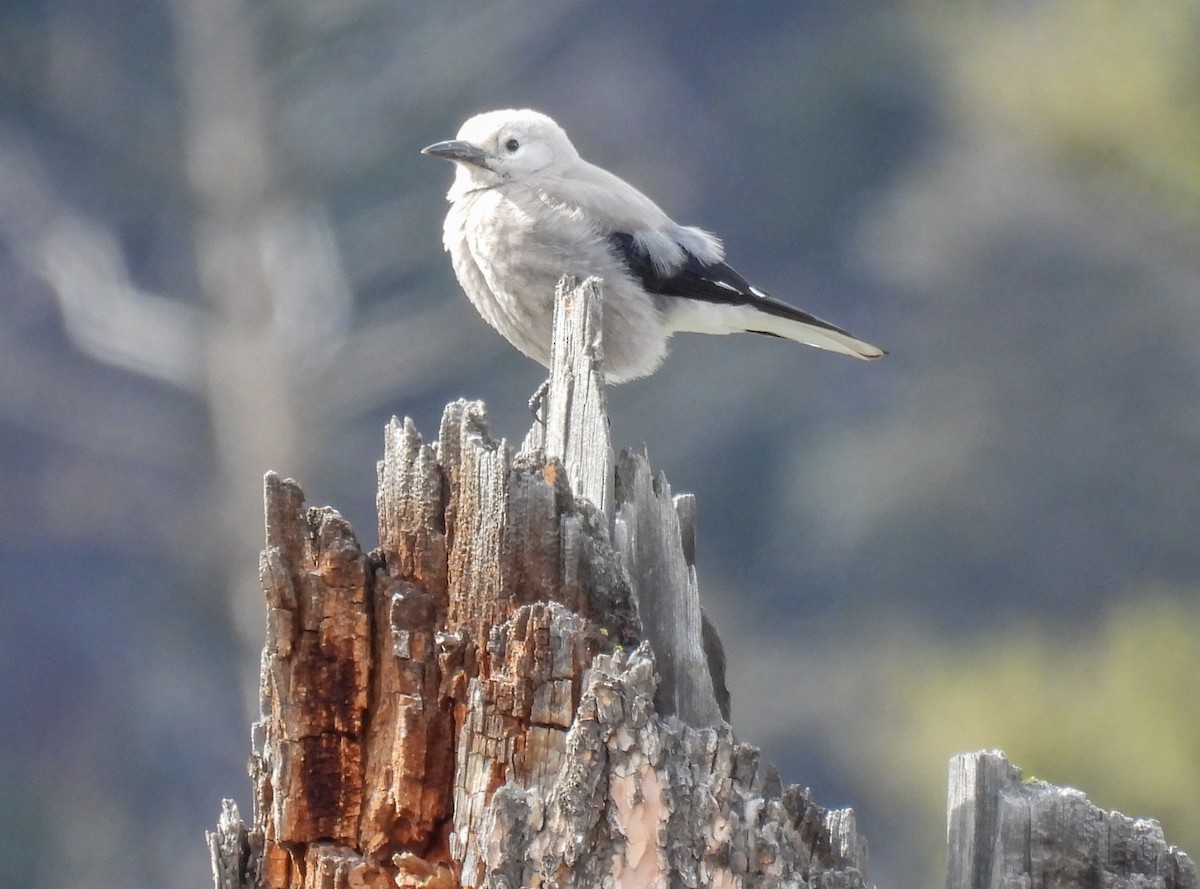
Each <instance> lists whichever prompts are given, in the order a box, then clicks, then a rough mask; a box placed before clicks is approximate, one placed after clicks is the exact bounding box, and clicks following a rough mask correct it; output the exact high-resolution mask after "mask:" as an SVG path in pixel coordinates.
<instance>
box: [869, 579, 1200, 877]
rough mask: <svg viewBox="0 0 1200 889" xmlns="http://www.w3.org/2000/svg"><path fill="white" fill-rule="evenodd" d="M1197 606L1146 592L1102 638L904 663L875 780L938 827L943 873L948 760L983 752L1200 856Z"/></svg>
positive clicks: (1003, 635)
mask: <svg viewBox="0 0 1200 889" xmlns="http://www.w3.org/2000/svg"><path fill="white" fill-rule="evenodd" d="M1188 593H1189V594H1187V595H1184V594H1183V593H1181V592H1180V591H1170V590H1165V589H1151V590H1145V591H1142V592H1141V593H1139V594H1138V595H1137V596H1135V597H1132V598H1130V599H1128V600H1127V601H1125V602H1124V603H1123V604H1122V605H1120V606H1119V607H1116V608H1114V609H1112V610H1110V612H1109V613H1108V614H1107V616H1106V618H1105V620H1104V621H1103V622H1102V623H1101V625H1100V626H1099V627H1092V628H1086V627H1047V626H1024V627H1014V628H1008V629H1005V630H1001V631H997V632H996V633H994V634H992V635H989V636H987V637H985V638H982V639H978V638H977V639H974V640H971V641H970V642H967V643H964V644H960V645H958V646H956V647H954V648H952V649H941V650H939V649H934V648H932V647H923V646H922V647H919V648H917V649H914V650H909V651H907V652H906V653H905V655H903V656H902V658H903V661H904V662H903V663H897V662H896V661H895V660H894V661H893V662H892V664H891V665H890V666H891V669H890V671H889V675H890V676H892V677H894V679H893V686H892V688H891V690H890V693H889V694H888V695H887V697H888V699H889V700H891V701H894V702H900V703H899V704H898V705H896V710H895V711H894V712H890V713H885V714H883V715H882V717H881V718H882V719H883V720H884V721H885V724H886V726H887V729H888V731H887V733H886V735H884V733H882V732H876V733H873V734H874V735H876V737H878V738H879V740H878V741H877V742H875V743H873V744H872V755H871V758H872V760H873V762H874V774H873V775H872V778H873V779H875V780H877V781H879V782H880V783H881V784H884V785H890V788H889V790H890V793H891V794H892V795H893V796H894V798H895V799H897V800H898V801H900V800H902V801H903V802H901V803H900V805H903V806H904V808H905V809H907V810H909V811H917V812H920V813H923V814H925V815H926V817H925V818H918V819H916V820H917V821H919V822H923V823H927V824H928V825H929V830H928V832H927V839H926V841H925V845H926V847H927V848H928V850H929V851H928V855H927V860H928V866H929V868H930V871H931V873H933V872H940V869H941V867H942V866H943V859H944V854H945V853H944V842H945V828H944V824H945V776H946V763H947V760H948V759H949V757H950V756H952V755H953V754H955V753H962V752H967V751H971V750H977V749H997V748H998V749H1002V750H1004V751H1005V752H1006V753H1007V754H1008V756H1009V759H1010V760H1011V761H1012V762H1013V763H1015V764H1016V765H1018V766H1020V767H1021V768H1022V769H1023V770H1024V772H1025V774H1026V775H1032V774H1035V773H1036V774H1037V775H1038V777H1039V778H1040V779H1042V780H1045V781H1048V782H1050V783H1053V784H1059V785H1066V786H1073V787H1077V788H1079V789H1080V790H1082V791H1083V792H1085V793H1086V794H1087V796H1088V797H1089V798H1090V799H1091V800H1092V802H1094V803H1096V804H1097V805H1099V806H1101V807H1103V808H1109V809H1117V810H1119V811H1121V812H1123V813H1125V814H1126V815H1130V816H1134V817H1143V818H1155V819H1157V820H1159V821H1160V822H1161V823H1162V825H1163V830H1164V831H1165V833H1166V837H1167V840H1168V841H1169V842H1171V843H1174V844H1176V845H1178V846H1180V847H1182V848H1183V849H1185V850H1187V851H1189V852H1190V853H1192V854H1195V853H1196V852H1197V851H1198V850H1200V808H1197V806H1196V804H1195V792H1196V788H1197V787H1200V707H1198V706H1197V692H1198V691H1200V604H1197V596H1196V595H1195V591H1188ZM897 667H899V668H898V669H897Z"/></svg>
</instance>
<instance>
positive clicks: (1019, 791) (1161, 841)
mask: <svg viewBox="0 0 1200 889" xmlns="http://www.w3.org/2000/svg"><path fill="white" fill-rule="evenodd" d="M948 810H949V811H948V819H947V822H948V825H949V826H948V831H947V833H948V836H947V841H948V845H949V868H948V870H947V874H946V886H947V889H1008V887H1012V889H1091V887H1095V889H1196V867H1195V865H1194V864H1193V863H1192V861H1191V859H1190V858H1189V857H1188V856H1187V855H1186V854H1185V853H1184V852H1183V851H1181V850H1180V849H1178V848H1176V847H1175V846H1171V845H1168V844H1167V841H1166V839H1165V838H1164V837H1163V832H1162V828H1161V827H1160V826H1159V824H1158V822H1157V821H1148V820H1140V819H1133V818H1127V817H1126V816H1124V815H1122V814H1121V813H1120V812H1106V811H1104V810H1102V809H1099V808H1097V807H1096V806H1094V805H1092V804H1091V803H1090V802H1088V800H1087V797H1085V796H1084V795H1083V794H1082V793H1080V792H1079V791H1078V790H1073V789H1071V788H1069V787H1055V786H1053V785H1051V784H1047V783H1045V782H1044V781H1022V780H1021V770H1020V769H1018V768H1017V767H1016V766H1014V765H1012V764H1010V763H1009V761H1008V759H1007V758H1006V757H1005V756H1004V754H1003V753H1000V752H990V753H988V752H979V753H970V754H962V755H960V756H956V757H954V758H953V759H952V760H951V761H950V794H949V804H948Z"/></svg>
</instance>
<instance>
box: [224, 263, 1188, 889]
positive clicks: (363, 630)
mask: <svg viewBox="0 0 1200 889" xmlns="http://www.w3.org/2000/svg"><path fill="white" fill-rule="evenodd" d="M601 301H602V291H601V287H600V284H599V282H596V281H586V282H584V283H583V284H582V285H580V286H579V287H575V286H574V285H573V283H570V282H564V284H563V285H562V286H561V287H560V289H559V293H558V302H557V313H556V320H555V352H554V356H555V357H554V362H553V367H552V373H551V382H550V387H549V393H548V402H547V405H546V411H547V423H546V426H545V427H541V426H539V425H536V424H535V427H534V429H533V430H532V431H531V432H530V434H529V435H528V436H527V438H526V440H525V444H524V446H523V447H522V449H521V450H520V451H519V452H517V453H513V451H512V450H511V449H510V448H509V446H508V445H507V443H506V442H504V441H503V440H500V441H497V440H495V439H493V438H492V437H491V434H490V432H489V430H488V427H487V418H486V413H485V410H484V407H483V405H482V404H480V403H478V402H466V401H458V402H455V403H453V404H451V405H449V406H447V408H446V411H445V414H444V416H443V419H442V423H441V428H440V430H439V438H438V440H437V441H436V442H435V443H433V444H428V443H426V442H425V441H424V440H423V439H422V438H421V436H420V435H419V434H418V433H417V430H416V429H415V428H414V426H413V424H412V422H411V421H408V420H406V421H404V422H403V423H402V422H400V421H398V420H393V421H392V422H391V423H390V424H389V425H388V427H387V429H386V431H385V439H384V456H383V460H382V461H381V462H380V464H379V473H378V476H379V493H378V501H377V505H378V513H379V544H380V545H379V547H378V549H376V550H374V551H372V552H369V553H366V552H363V550H362V548H361V547H360V545H359V543H358V540H357V539H356V537H355V534H354V532H353V530H352V529H351V528H350V526H349V525H348V524H347V523H346V521H345V520H344V519H342V517H341V516H339V515H338V514H337V512H335V511H334V510H332V509H330V508H328V507H324V508H320V509H313V508H306V507H305V506H304V497H303V494H302V492H301V490H300V488H299V487H298V486H297V485H296V483H295V482H292V481H289V480H284V479H281V478H279V477H278V476H276V475H275V474H273V473H268V475H267V477H266V482H265V510H266V531H267V534H266V546H265V548H264V550H263V553H262V558H261V561H260V575H261V579H262V586H263V590H264V592H265V596H266V604H267V638H266V643H265V645H264V648H263V658H262V679H261V687H260V695H261V702H262V713H261V718H260V720H259V721H258V722H257V723H256V724H255V727H254V731H253V748H254V749H253V754H252V757H251V776H252V778H253V782H254V817H253V819H252V822H251V823H250V824H249V825H247V824H245V823H243V821H242V820H241V817H240V815H239V813H238V811H237V808H236V806H234V805H233V804H232V803H231V802H228V801H227V802H226V804H225V806H224V808H223V811H222V814H221V818H220V821H219V824H218V828H217V830H216V832H214V833H212V834H209V846H210V850H211V853H212V860H213V874H214V880H215V883H216V885H217V887H218V889H250V887H254V889H317V887H321V889H351V887H376V889H382V887H388V889H394V887H401V889H457V887H493V889H499V887H506V889H516V887H526V886H528V887H551V886H553V887H562V889H571V887H579V889H593V887H600V886H611V887H614V889H619V887H667V886H689V887H743V889H754V887H764V889H765V887H801V886H820V887H822V889H862V887H865V885H866V882H865V880H866V877H865V873H866V866H867V855H866V844H865V842H864V841H863V840H862V838H861V837H860V836H859V835H858V832H857V829H856V827H855V821H854V813H853V812H852V811H850V810H849V809H843V810H839V811H826V810H824V809H822V808H820V807H819V806H817V805H815V804H814V803H813V802H812V800H811V799H810V794H809V792H808V791H807V790H801V789H800V788H798V787H794V786H792V787H784V786H783V785H782V783H781V781H780V779H779V776H778V774H777V773H776V771H775V769H774V768H773V767H772V766H771V765H770V764H768V763H765V762H763V761H762V760H761V758H760V756H759V752H758V750H756V749H755V748H753V747H750V746H748V745H745V744H740V743H738V741H737V739H736V737H735V735H734V733H733V730H732V728H731V727H730V726H729V724H728V722H726V720H725V719H724V718H723V716H722V710H723V707H722V699H723V697H724V689H723V678H722V676H721V675H720V674H721V670H722V668H721V667H720V665H719V661H720V659H721V656H720V652H719V648H720V646H719V641H718V640H717V639H716V635H715V631H714V630H713V628H712V627H711V626H709V625H707V624H706V622H705V621H704V620H703V616H702V614H701V611H700V604H699V594H698V588H697V581H696V572H695V567H694V551H695V540H694V521H695V501H694V499H693V498H691V497H687V496H683V497H675V498H673V497H672V496H671V491H670V486H669V485H668V484H667V481H666V479H665V478H663V477H662V476H661V475H657V476H656V475H655V474H654V473H653V472H652V471H651V469H650V466H649V463H648V461H647V459H646V458H645V456H644V455H637V454H629V453H624V454H622V455H621V456H620V457H619V458H617V459H615V461H614V458H613V456H612V449H611V446H610V444H609V438H608V421H607V415H606V412H605V407H604V387H603V377H602V375H601V372H600V368H601V367H602V359H603V344H602V341H601V338H600V331H601V324H600V319H601V311H602V306H601ZM714 674H715V675H714ZM987 767H988V768H991V766H987ZM970 768H972V767H970V766H967V765H964V766H962V771H963V775H964V776H966V777H963V778H962V779H961V780H959V781H958V782H957V783H956V784H955V787H956V788H957V789H956V790H955V791H954V792H955V794H957V795H956V796H954V797H953V798H952V825H951V848H952V855H954V856H956V857H954V858H953V860H952V869H951V870H952V875H951V880H950V882H949V883H948V886H949V889H959V887H962V889H968V887H969V889H982V887H984V886H994V887H1000V886H1008V885H1022V886H1030V887H1039V886H1043V885H1044V886H1051V885H1055V886H1057V885H1067V884H1066V883H1037V882H1033V883H1030V882H1024V883H1022V882H1019V881H1018V882H1016V883H1010V882H1004V881H1003V880H1001V881H999V882H997V880H996V877H995V874H996V873H998V872H999V871H997V870H996V867H995V862H997V861H1000V860H1001V856H1000V855H999V853H997V852H988V853H987V854H985V853H984V851H981V850H987V849H991V850H995V849H997V848H998V847H997V843H998V842H999V841H998V840H995V839H994V838H993V834H996V832H997V830H996V825H997V824H1009V823H1012V824H1017V823H1018V822H1017V821H1012V820H1011V819H1010V820H1009V821H1005V820H1004V819H998V817H997V816H996V814H995V813H996V812H997V811H1000V810H1001V809H1003V806H1001V805H1000V804H998V803H996V802H994V801H993V802H988V801H984V802H983V803H982V804H981V805H980V804H977V803H976V802H975V801H974V797H972V796H971V793H968V792H967V791H966V790H964V789H963V788H978V787H980V786H985V789H986V788H991V787H1000V786H1002V785H1003V786H1004V787H1009V785H1007V784H1004V782H996V781H993V782H991V783H990V784H989V783H987V782H984V785H980V784H979V781H978V780H976V779H975V778H972V777H970V776H969V775H968V772H970ZM973 768H975V770H976V771H975V772H973V773H970V774H977V773H979V771H980V769H982V768H983V766H979V765H976V766H974V767H973ZM989 774H990V773H989ZM1009 783H1010V784H1011V782H1009ZM1017 787H1018V789H1020V785H1019V782H1017ZM1009 791H1011V787H1009ZM1006 792H1007V791H1006ZM985 796H986V795H985ZM991 798H992V797H990V796H988V797H987V799H991ZM955 800H957V802H955ZM1005 805H1007V804H1005ZM998 807H999V808H998ZM1005 811H1007V810H1005ZM1081 811H1082V810H1081ZM1088 811H1089V812H1090V811H1091V810H1088ZM989 813H991V814H989ZM1088 817H1091V816H1090V815H1089V816H1088ZM1048 823H1050V824H1055V823H1056V822H1048ZM1008 832H1009V833H1011V832H1012V831H1008ZM1001 833H1004V831H1001ZM1145 834H1146V831H1145V830H1142V832H1141V833H1139V834H1137V835H1138V836H1139V837H1141V836H1144V835H1145ZM1159 838H1160V839H1161V834H1160V835H1159ZM1122 848H1124V847H1122ZM1139 848H1141V847H1139ZM955 850H957V851H955ZM988 855H990V856H991V857H990V858H989V857H988ZM1151 857H1153V856H1151ZM1003 860H1004V861H1008V859H1007V858H1005V859H1003ZM1141 860H1142V859H1140V858H1139V859H1138V861H1139V862H1140V861H1141ZM1154 860H1156V861H1159V862H1160V863H1161V864H1162V865H1163V868H1165V870H1160V871H1159V872H1158V873H1160V874H1162V873H1169V874H1170V875H1171V877H1170V878H1171V879H1173V880H1175V882H1161V883H1145V884H1140V883H1139V884H1134V883H1130V882H1126V883H1120V882H1117V883H1111V884H1110V883H1105V884H1104V885H1105V886H1108V885H1113V886H1126V885H1128V886H1130V887H1132V886H1134V885H1139V886H1140V885H1146V886H1149V885H1156V886H1159V885H1160V886H1163V887H1164V889H1175V887H1179V889H1194V887H1195V872H1194V869H1191V865H1190V862H1188V861H1187V858H1186V856H1182V854H1181V853H1178V854H1176V853H1175V851H1174V850H1171V854H1169V855H1168V854H1164V855H1160V856H1159V857H1158V858H1157V859H1154ZM1005 867H1008V865H1007V864H1006V865H1005ZM1138 867H1139V868H1140V867H1142V865H1141V864H1140V863H1139V864H1138ZM1008 872H1009V871H1008V870H1004V871H1003V873H1005V874H1007V873H1008ZM1136 872H1137V873H1139V874H1140V873H1142V871H1141V870H1138V871H1136ZM1105 873H1107V871H1105ZM962 875H966V878H963V877H962ZM1188 879H1190V880H1191V882H1190V883H1189V882H1187V880H1188ZM956 881H957V882H956ZM1072 885H1074V884H1072ZM1087 885H1093V884H1090V883H1089V884H1087ZM1094 885H1100V884H1099V883H1096V884H1094Z"/></svg>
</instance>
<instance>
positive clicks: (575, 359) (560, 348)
mask: <svg viewBox="0 0 1200 889" xmlns="http://www.w3.org/2000/svg"><path fill="white" fill-rule="evenodd" d="M603 300H604V292H603V285H602V283H601V281H600V279H598V278H588V279H587V280H586V281H584V282H583V283H582V284H580V285H578V286H576V284H575V279H574V278H570V277H567V278H563V279H562V280H561V281H559V282H558V291H557V293H556V294H555V301H554V353H553V355H554V357H553V360H552V362H551V365H550V388H549V390H548V392H547V397H546V427H545V440H546V444H545V451H546V456H547V457H548V458H550V459H552V460H558V461H560V462H561V463H562V464H563V465H564V466H565V467H566V469H567V480H568V481H569V483H570V486H571V490H572V491H573V492H574V493H575V496H576V497H582V498H584V499H586V500H590V501H591V502H592V504H593V505H595V507H596V508H597V509H599V510H600V511H601V512H603V513H606V514H607V513H609V512H610V510H611V509H612V495H613V472H612V464H613V459H612V444H611V443H610V441H609V436H608V405H607V403H606V401H605V396H604V372H603V362H604V343H603V340H602V337H601V313H602V312H603Z"/></svg>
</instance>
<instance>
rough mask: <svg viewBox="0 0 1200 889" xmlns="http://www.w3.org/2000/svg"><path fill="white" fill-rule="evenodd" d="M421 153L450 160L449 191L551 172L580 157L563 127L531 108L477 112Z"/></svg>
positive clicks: (490, 184)
mask: <svg viewBox="0 0 1200 889" xmlns="http://www.w3.org/2000/svg"><path fill="white" fill-rule="evenodd" d="M421 154H427V155H429V156H431V157H440V158H443V159H445V160H448V161H454V163H455V167H456V174H455V180H454V189H453V191H452V192H451V195H452V196H453V194H454V192H460V193H465V192H467V191H473V190H475V189H478V188H490V187H492V186H494V185H499V184H501V183H504V182H519V181H521V180H524V179H529V178H533V177H536V176H537V175H538V174H552V173H555V172H558V171H560V170H562V169H563V168H565V167H566V166H567V165H569V164H570V163H571V162H572V161H575V160H577V159H578V158H579V153H578V152H577V151H576V150H575V146H574V145H572V144H571V140H570V139H568V138H567V134H566V132H564V131H563V128H562V127H560V126H559V125H558V124H556V123H555V122H554V121H553V120H551V119H550V118H549V117H547V116H546V115H544V114H541V113H540V112H537V111H530V110H529V109H522V110H504V111H488V112H486V113H484V114H477V115H475V116H474V117H472V118H471V119H470V120H468V121H467V122H466V123H464V124H463V125H462V127H460V128H459V131H458V137H457V138H455V139H451V140H450V141H448V142H437V143H435V144H433V145H430V146H429V147H428V148H423V149H421Z"/></svg>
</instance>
